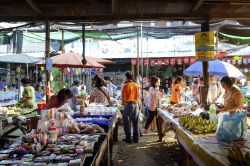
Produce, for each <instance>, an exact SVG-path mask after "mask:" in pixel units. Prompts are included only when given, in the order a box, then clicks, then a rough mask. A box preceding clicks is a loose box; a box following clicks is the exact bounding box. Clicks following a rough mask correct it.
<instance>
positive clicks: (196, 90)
mask: <svg viewBox="0 0 250 166" xmlns="http://www.w3.org/2000/svg"><path fill="white" fill-rule="evenodd" d="M199 86H200V83H199V79H195V80H194V84H193V86H192V93H193V97H194V98H195V100H197V101H198V97H199Z"/></svg>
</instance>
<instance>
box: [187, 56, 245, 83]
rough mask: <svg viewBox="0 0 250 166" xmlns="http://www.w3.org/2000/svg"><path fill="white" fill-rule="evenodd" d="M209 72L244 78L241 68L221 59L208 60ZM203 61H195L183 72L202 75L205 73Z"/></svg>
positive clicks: (190, 74) (219, 75)
mask: <svg viewBox="0 0 250 166" xmlns="http://www.w3.org/2000/svg"><path fill="white" fill-rule="evenodd" d="M208 66H209V67H208V72H209V74H211V75H214V76H218V77H223V76H229V77H235V78H237V79H243V78H244V75H243V74H242V73H241V71H240V70H239V69H237V68H236V67H234V66H233V65H231V64H230V63H227V62H223V61H220V60H215V61H209V62H208ZM202 70H203V68H202V62H195V63H194V64H192V65H190V66H189V67H188V68H186V69H185V70H184V71H183V73H184V74H185V75H189V76H200V75H202V74H203V71H202Z"/></svg>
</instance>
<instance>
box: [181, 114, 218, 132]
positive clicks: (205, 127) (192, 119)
mask: <svg viewBox="0 0 250 166" xmlns="http://www.w3.org/2000/svg"><path fill="white" fill-rule="evenodd" d="M179 123H180V125H181V126H183V127H185V128H186V129H187V130H189V131H191V132H193V133H194V134H204V133H214V132H215V131H216V129H217V123H216V122H212V121H209V120H204V119H202V118H201V117H200V116H189V115H186V116H183V117H181V118H180V119H179Z"/></svg>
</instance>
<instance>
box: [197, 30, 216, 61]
mask: <svg viewBox="0 0 250 166" xmlns="http://www.w3.org/2000/svg"><path fill="white" fill-rule="evenodd" d="M195 52H196V55H195V59H196V60H197V61H209V60H216V59H217V57H216V55H215V51H214V32H213V31H211V32H197V33H195Z"/></svg>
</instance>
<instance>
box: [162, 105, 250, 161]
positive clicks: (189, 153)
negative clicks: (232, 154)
mask: <svg viewBox="0 0 250 166" xmlns="http://www.w3.org/2000/svg"><path fill="white" fill-rule="evenodd" d="M158 118H159V120H158V122H159V124H158V126H159V130H158V132H159V138H160V139H162V136H163V135H164V133H162V122H168V124H169V125H171V126H172V127H173V129H174V131H175V133H176V138H177V140H178V142H179V143H180V146H181V164H182V165H194V164H198V165H200V166H203V165H204V166H205V165H214V166H215V165H216V166H221V165H229V161H228V160H227V157H226V155H227V152H228V148H232V147H235V146H239V147H241V149H242V150H243V152H247V151H250V132H248V136H247V140H246V141H245V142H243V141H242V142H239V141H237V142H234V143H231V144H228V143H225V142H219V141H218V140H217V139H216V135H215V133H214V134H199V135H195V134H193V133H191V132H190V131H188V130H186V129H185V128H183V127H182V126H180V125H179V122H178V118H173V115H172V114H171V113H169V112H168V111H167V110H163V109H158Z"/></svg>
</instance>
